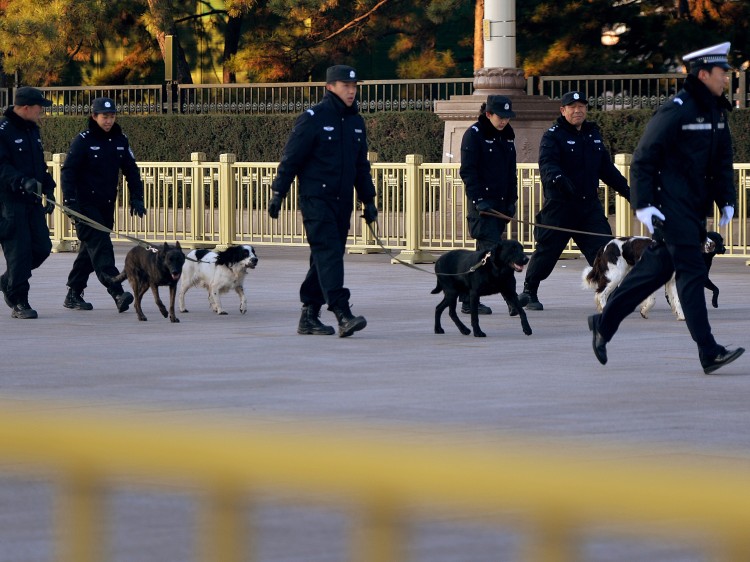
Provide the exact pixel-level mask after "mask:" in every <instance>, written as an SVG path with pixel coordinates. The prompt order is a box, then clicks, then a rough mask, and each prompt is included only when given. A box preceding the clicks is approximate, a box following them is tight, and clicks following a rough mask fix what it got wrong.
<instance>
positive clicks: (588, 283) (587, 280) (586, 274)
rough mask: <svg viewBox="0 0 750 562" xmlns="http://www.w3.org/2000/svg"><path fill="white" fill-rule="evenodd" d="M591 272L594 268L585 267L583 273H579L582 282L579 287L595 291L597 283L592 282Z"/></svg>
mask: <svg viewBox="0 0 750 562" xmlns="http://www.w3.org/2000/svg"><path fill="white" fill-rule="evenodd" d="M593 271H594V268H593V267H591V266H586V267H585V268H584V269H583V273H581V281H583V283H582V284H581V286H582V287H583V288H584V289H587V290H588V289H596V287H597V283H596V281H595V280H594V275H593Z"/></svg>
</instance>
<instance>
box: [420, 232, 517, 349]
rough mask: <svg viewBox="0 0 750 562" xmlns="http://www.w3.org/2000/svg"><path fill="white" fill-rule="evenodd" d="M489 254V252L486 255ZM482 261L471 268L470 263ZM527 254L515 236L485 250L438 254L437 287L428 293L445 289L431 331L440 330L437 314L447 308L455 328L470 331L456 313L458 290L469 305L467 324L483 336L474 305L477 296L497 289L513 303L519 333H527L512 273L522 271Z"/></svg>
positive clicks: (436, 265)
mask: <svg viewBox="0 0 750 562" xmlns="http://www.w3.org/2000/svg"><path fill="white" fill-rule="evenodd" d="M488 254H489V255H488ZM482 260H484V263H483V265H481V266H480V267H477V268H476V269H475V270H474V271H471V270H472V268H474V266H476V265H477V264H480V263H482ZM528 262H529V258H528V257H527V256H526V255H525V254H524V253H523V246H521V244H519V243H518V242H517V241H515V240H503V241H502V242H501V243H500V244H497V245H496V246H494V247H493V248H492V250H490V251H489V252H485V251H478V252H471V251H469V250H451V251H450V252H447V253H445V254H443V255H442V256H440V257H439V258H438V260H437V261H436V262H435V274H436V275H437V287H435V288H434V289H433V290H432V294H433V295H436V294H437V293H439V292H441V291H442V292H443V293H445V296H444V297H443V300H442V301H440V304H438V305H437V307H435V333H436V334H444V333H445V331H444V330H443V328H442V327H441V326H440V316H441V315H442V314H443V311H444V310H445V309H446V307H447V308H448V314H449V315H450V317H451V320H453V322H454V323H455V324H456V326H458V329H459V331H460V332H461V333H462V334H463V335H465V336H467V335H469V334H470V333H471V331H470V330H469V328H467V327H466V326H465V325H464V324H463V323H462V322H461V320H459V318H458V315H457V314H456V301H457V300H458V296H459V295H460V294H462V293H464V294H465V293H468V294H469V304H470V306H471V327H472V328H473V330H474V337H477V338H483V337H485V336H486V334H485V333H484V332H483V331H482V330H481V329H480V328H479V316H478V314H477V305H478V304H479V297H483V296H485V295H494V294H496V293H500V294H501V295H502V296H503V298H504V299H505V300H506V301H507V302H508V304H512V305H515V307H516V310H518V316H519V317H520V318H521V327H522V328H523V333H524V334H526V335H527V336H530V335H531V326H529V321H528V320H527V319H526V312H525V311H524V309H523V307H522V306H521V303H519V302H518V295H517V294H516V278H515V275H514V273H515V272H517V271H518V272H521V271H523V268H524V266H525V265H526V264H527V263H528Z"/></svg>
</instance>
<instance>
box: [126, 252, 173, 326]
mask: <svg viewBox="0 0 750 562" xmlns="http://www.w3.org/2000/svg"><path fill="white" fill-rule="evenodd" d="M184 264H185V254H184V253H183V252H182V248H180V243H179V242H177V244H175V245H174V246H170V245H169V244H167V243H166V242H165V243H164V246H162V247H161V248H159V249H158V251H157V250H156V248H154V249H149V250H147V249H146V248H142V247H141V246H136V247H135V248H133V249H132V250H130V251H129V252H128V255H127V256H125V267H124V268H123V270H122V273H120V275H118V276H117V277H114V278H113V280H114V281H116V282H118V283H122V281H124V280H125V278H126V277H127V279H128V282H129V283H130V286H131V287H132V288H133V293H134V294H135V311H136V313H137V314H138V320H140V321H142V322H145V321H146V320H148V318H146V316H145V315H144V314H143V309H142V308H141V299H142V298H143V295H145V294H146V291H148V289H149V287H151V292H152V293H154V300H155V301H156V306H158V307H159V312H161V315H162V316H164V318H167V317H169V321H170V322H179V321H180V320H179V319H178V318H177V316H175V313H174V300H175V295H176V294H177V282H178V281H179V280H180V275H181V274H182V266H183V265H184ZM160 285H168V286H169V312H167V309H166V307H165V306H164V303H163V302H162V301H161V298H159V286H160Z"/></svg>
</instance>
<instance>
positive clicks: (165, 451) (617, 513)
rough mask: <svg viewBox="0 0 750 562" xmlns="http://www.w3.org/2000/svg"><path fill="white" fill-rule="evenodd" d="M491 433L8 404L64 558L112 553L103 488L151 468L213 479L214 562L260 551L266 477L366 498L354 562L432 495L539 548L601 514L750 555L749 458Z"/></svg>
mask: <svg viewBox="0 0 750 562" xmlns="http://www.w3.org/2000/svg"><path fill="white" fill-rule="evenodd" d="M402 435H403V434H402ZM412 435H415V434H412ZM416 435H418V434H416ZM492 443H493V445H492V447H488V446H484V447H481V448H480V447H468V446H466V445H464V444H461V442H460V441H459V439H458V438H456V439H451V438H445V440H444V441H443V440H441V441H440V442H439V443H436V442H434V443H429V444H427V443H424V442H423V443H421V444H415V443H414V440H413V439H412V441H406V440H404V438H403V437H399V434H398V433H396V432H382V431H378V432H376V431H374V430H367V431H360V432H356V431H344V430H341V428H340V426H338V427H336V428H334V427H333V426H332V425H331V426H328V427H326V426H322V425H321V426H317V427H316V426H314V425H310V424H302V423H299V424H298V425H294V424H290V423H288V422H285V423H283V424H280V425H279V426H278V427H276V426H272V425H271V424H269V422H268V420H264V421H262V422H259V423H258V425H257V426H256V427H253V425H252V424H249V423H248V422H247V421H243V422H238V421H237V420H229V419H225V420H223V422H222V421H219V420H216V419H215V418H206V419H199V418H197V417H196V416H190V417H189V418H187V417H183V418H176V417H166V416H162V415H158V414H155V413H154V414H151V413H140V414H139V415H137V416H136V415H133V414H130V415H126V414H115V413H113V412H111V411H107V412H105V411H96V410H91V409H82V408H80V407H74V406H71V405H60V404H34V403H28V402H24V403H23V404H21V405H19V403H18V402H15V403H0V463H2V464H0V468H2V469H3V470H4V471H5V472H8V471H13V470H16V471H19V470H29V467H30V466H36V467H40V468H43V469H44V470H45V472H46V473H51V474H56V475H57V476H58V478H57V483H58V485H59V486H58V493H59V498H58V500H59V502H58V504H59V508H58V509H59V517H58V518H57V519H56V521H57V525H58V529H57V533H56V536H57V537H59V540H60V544H59V553H58V554H57V560H59V561H61V562H103V561H105V560H107V557H106V552H107V550H106V548H105V544H104V543H105V539H106V532H105V530H106V529H107V526H106V525H105V521H106V515H107V514H106V510H105V509H104V505H105V504H106V502H105V499H106V496H107V494H108V493H110V492H111V491H112V488H113V486H114V484H113V482H115V481H117V482H123V481H126V482H133V483H136V484H137V483H138V482H139V481H141V480H143V479H148V482H149V484H148V486H149V487H150V488H153V486H154V485H155V484H154V481H159V482H164V487H165V489H172V490H173V489H174V486H175V483H177V484H178V485H179V484H185V483H190V485H193V486H197V487H199V488H200V489H201V490H202V491H203V492H204V495H205V497H206V498H207V500H208V501H206V503H205V505H204V513H203V514H202V515H203V517H199V518H198V526H197V529H196V536H197V537H199V538H200V540H199V541H198V542H197V544H196V549H197V550H198V551H199V552H200V557H198V558H197V559H200V560H205V561H206V562H209V561H210V562H239V561H240V560H248V559H251V560H252V559H255V558H254V557H253V556H252V553H247V552H245V550H246V549H245V544H246V543H249V550H251V551H252V550H253V545H254V541H253V540H248V536H247V532H246V531H245V529H247V528H248V527H247V525H246V524H245V521H244V520H243V518H244V516H245V515H246V514H247V513H248V512H249V511H250V510H251V509H252V502H251V501H250V499H251V498H252V497H253V494H257V493H259V492H262V491H263V490H268V489H275V490H282V491H283V492H284V493H285V494H290V493H294V494H302V495H304V496H305V497H307V496H308V495H309V496H314V497H316V498H318V499H320V498H321V497H326V498H332V499H334V500H335V499H342V498H345V499H346V501H347V502H349V503H351V504H352V505H355V506H359V509H360V512H361V515H362V516H361V518H359V521H358V524H357V523H355V524H354V525H352V526H351V537H352V540H351V543H352V551H351V560H356V561H363V562H399V561H403V560H406V557H405V552H406V545H407V541H408V533H407V528H408V525H407V524H408V523H409V519H410V518H412V517H414V512H415V511H416V509H418V508H435V507H440V508H442V509H446V510H450V512H451V513H455V514H457V515H461V516H462V517H463V518H464V519H465V518H466V516H469V517H477V518H481V517H482V516H483V515H484V516H489V517H490V518H491V520H492V521H495V519H496V518H497V515H498V513H505V512H508V513H514V514H520V516H521V517H522V520H523V521H524V522H525V524H526V526H525V530H526V531H527V532H526V533H525V534H526V536H528V542H527V548H526V550H525V551H524V553H523V557H524V559H525V560H529V561H538V562H573V561H576V560H579V559H580V556H579V555H578V553H577V552H576V548H575V547H576V540H577V538H578V537H580V536H581V535H582V534H583V532H584V531H586V530H587V528H589V527H596V526H599V525H601V524H605V523H612V524H617V525H625V526H628V527H632V530H633V532H636V533H641V534H646V535H650V534H654V533H658V534H663V533H666V534H668V535H670V536H674V537H677V538H678V539H679V540H681V541H685V542H692V541H695V540H700V539H696V537H703V538H705V539H707V540H708V542H709V544H707V545H700V546H705V548H706V549H707V552H709V553H710V555H709V556H707V559H710V560H715V561H722V562H746V561H747V560H750V533H748V528H749V527H750V473H748V471H746V470H736V471H733V470H716V469H713V470H708V469H702V468H699V467H697V466H692V467H691V466H690V464H689V463H686V462H685V461H684V460H683V461H682V462H680V463H679V464H677V463H673V464H658V463H656V462H646V461H638V462H636V461H633V460H632V459H633V458H637V457H639V456H640V457H641V458H642V457H643V456H645V455H647V454H649V453H650V452H646V451H642V450H639V451H633V450H631V451H622V450H621V451H618V452H617V454H616V455H613V454H612V453H613V451H612V450H607V451H605V452H602V451H597V450H595V449H590V450H586V449H584V448H582V447H581V446H580V445H575V446H568V447H565V446H564V445H561V444H559V443H558V444H555V445H546V446H543V447H542V446H540V444H539V443H537V444H536V446H534V445H532V444H524V443H521V442H520V441H508V440H506V441H500V440H498V441H493V442H492ZM19 463H20V464H19ZM499 524H500V523H499V522H498V525H499ZM250 535H251V537H252V538H253V539H255V538H256V537H255V534H254V533H253V532H252V531H251V532H250ZM134 540H135V539H134Z"/></svg>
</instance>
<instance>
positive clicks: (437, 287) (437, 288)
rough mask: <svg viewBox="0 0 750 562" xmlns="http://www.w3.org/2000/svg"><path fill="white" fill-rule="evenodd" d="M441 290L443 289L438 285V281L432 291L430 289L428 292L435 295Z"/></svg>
mask: <svg viewBox="0 0 750 562" xmlns="http://www.w3.org/2000/svg"><path fill="white" fill-rule="evenodd" d="M442 290H443V288H442V287H441V286H440V283H439V282H438V284H437V285H436V286H435V288H434V289H433V290H432V291H430V294H431V295H437V294H438V293H439V292H440V291H442Z"/></svg>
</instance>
